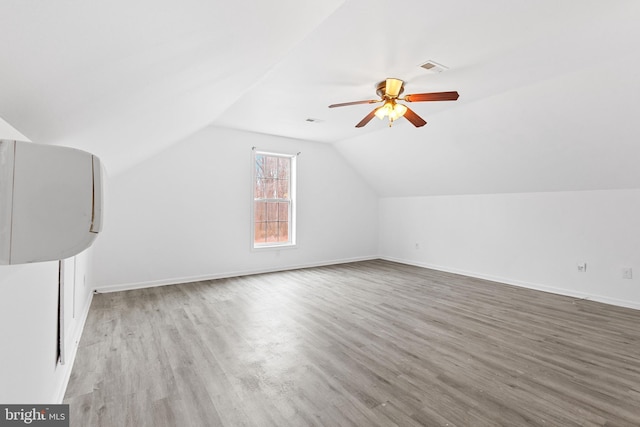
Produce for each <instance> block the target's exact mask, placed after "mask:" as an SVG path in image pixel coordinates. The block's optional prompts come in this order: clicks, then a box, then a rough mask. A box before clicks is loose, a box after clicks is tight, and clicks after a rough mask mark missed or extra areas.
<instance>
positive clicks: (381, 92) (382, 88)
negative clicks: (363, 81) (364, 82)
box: [376, 80, 404, 99]
mask: <svg viewBox="0 0 640 427" xmlns="http://www.w3.org/2000/svg"><path fill="white" fill-rule="evenodd" d="M386 91H387V81H386V80H383V81H381V82H380V83H378V84H377V85H376V93H377V94H378V96H379V97H380V98H383V99H384V98H397V97H395V96H394V97H391V96H387V93H386ZM402 92H404V82H403V83H402V86H400V91H399V92H398V96H400V95H402Z"/></svg>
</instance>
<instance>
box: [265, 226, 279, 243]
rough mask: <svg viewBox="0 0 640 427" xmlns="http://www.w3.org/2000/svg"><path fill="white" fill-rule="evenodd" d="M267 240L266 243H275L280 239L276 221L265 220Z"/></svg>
mask: <svg viewBox="0 0 640 427" xmlns="http://www.w3.org/2000/svg"><path fill="white" fill-rule="evenodd" d="M266 224H267V242H268V243H277V242H279V241H280V240H279V239H278V223H277V222H275V221H274V222H267V223H266Z"/></svg>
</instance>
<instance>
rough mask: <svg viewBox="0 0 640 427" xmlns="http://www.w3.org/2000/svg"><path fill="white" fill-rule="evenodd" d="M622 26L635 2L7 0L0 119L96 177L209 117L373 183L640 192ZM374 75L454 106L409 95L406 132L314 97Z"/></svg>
mask: <svg viewBox="0 0 640 427" xmlns="http://www.w3.org/2000/svg"><path fill="white" fill-rule="evenodd" d="M637 22H640V2H637V1H632V0H629V1H607V2H603V1H601V0H598V1H594V0H586V1H579V2H578V1H575V0H538V1H529V2H514V1H512V0H486V1H482V2H479V1H475V0H460V1H453V2H443V1H432V0H399V1H386V0H349V1H332V0H328V1H327V0H325V1H321V2H320V1H294V0H291V1H286V0H274V1H270V2H264V1H259V0H248V1H242V2H220V1H211V0H209V1H206V0H181V1H177V0H156V1H150V0H137V1H135V2H131V1H122V0H115V1H110V2H98V1H86V0H85V1H80V0H76V1H70V0H66V1H56V2H42V1H36V0H6V1H3V2H2V3H1V4H0V28H2V31H3V34H4V36H3V38H2V40H0V57H1V58H2V66H1V67H0V117H2V118H4V119H5V120H6V121H7V122H9V123H11V124H12V125H13V126H14V127H15V128H16V129H18V130H19V131H20V132H22V133H23V134H24V135H26V136H27V137H29V138H30V139H31V140H33V141H34V142H41V143H51V144H60V145H67V146H73V147H77V148H81V149H85V150H87V151H91V152H93V153H95V154H97V155H99V156H100V157H101V158H102V159H103V161H104V163H105V164H106V165H107V168H108V170H109V171H110V172H111V173H118V172H120V171H122V170H125V169H127V168H129V167H133V166H134V165H135V164H136V163H138V162H140V161H142V160H144V159H146V158H148V157H150V156H152V155H154V154H156V153H157V152H159V151H161V150H163V149H166V148H167V147H168V146H170V145H171V144H173V143H176V142H178V141H180V140H181V139H183V138H184V137H186V136H188V135H190V134H192V133H194V132H197V131H198V130H200V129H202V128H203V127H206V126H209V125H213V126H221V127H229V128H235V129H240V130H245V131H250V132H258V133H264V134H272V135H280V136H284V137H290V138H297V139H304V140H310V141H317V142H320V143H331V144H335V145H336V147H337V148H338V150H340V151H341V152H342V153H343V154H344V155H345V156H346V157H347V159H348V160H349V161H350V162H351V164H352V165H353V166H354V167H355V168H356V169H357V170H358V171H359V172H360V173H361V174H362V175H363V176H364V177H365V178H366V179H367V180H368V181H369V182H370V183H371V185H372V186H373V187H374V188H375V189H376V190H377V191H378V193H379V194H380V195H382V196H408V195H437V194H469V193H495V192H529V191H562V190H591V189H608V188H639V187H640V172H639V170H640V168H638V167H637V164H636V163H637V161H638V159H640V138H639V137H640V120H638V119H637V116H638V115H639V114H640V81H639V79H638V78H637V71H636V70H638V69H640V54H639V53H638V52H639V49H638V48H639V47H640V42H639V40H640V26H639V25H637ZM426 60H435V61H437V62H440V63H442V64H445V65H446V66H448V67H449V68H450V69H449V70H448V71H446V72H444V73H441V74H431V73H429V72H427V71H425V70H423V69H422V68H420V67H419V65H420V64H421V63H423V62H425V61H426ZM386 77H397V78H401V79H403V80H405V82H406V93H417V92H432V91H444V90H457V91H458V92H460V99H459V100H458V101H455V102H442V103H419V104H418V103H415V104H412V105H411V107H412V108H413V109H414V110H415V111H416V112H417V113H418V114H420V115H421V116H423V117H424V118H425V119H426V120H427V122H428V124H427V125H426V126H425V127H423V128H419V129H416V128H413V127H412V126H411V125H410V124H409V123H408V122H406V121H404V120H402V121H399V122H397V123H396V124H394V126H393V127H392V128H388V127H387V125H386V123H384V122H382V121H378V120H377V119H374V120H373V121H372V122H371V123H369V125H367V126H366V127H365V128H363V129H356V128H354V125H355V124H356V123H357V122H358V121H359V120H360V119H361V118H362V117H364V116H365V115H366V114H367V113H368V112H369V111H371V109H372V106H370V105H358V106H352V107H344V108H336V109H328V108H327V106H328V105H329V104H332V103H336V102H345V101H353V100H363V99H373V98H375V84H376V83H377V82H378V81H380V80H383V79H385V78H386ZM308 118H312V119H316V122H313V123H311V122H308V121H306V119H308Z"/></svg>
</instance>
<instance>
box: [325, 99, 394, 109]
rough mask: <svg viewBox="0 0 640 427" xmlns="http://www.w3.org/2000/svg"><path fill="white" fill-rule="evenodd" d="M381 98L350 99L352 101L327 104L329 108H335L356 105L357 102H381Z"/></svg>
mask: <svg viewBox="0 0 640 427" xmlns="http://www.w3.org/2000/svg"><path fill="white" fill-rule="evenodd" d="M381 101H382V100H381V99H370V100H367V101H352V102H343V103H341V104H331V105H329V108H335V107H346V106H348V105H358V104H375V103H376V102H381Z"/></svg>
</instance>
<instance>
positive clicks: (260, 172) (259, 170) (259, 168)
mask: <svg viewBox="0 0 640 427" xmlns="http://www.w3.org/2000/svg"><path fill="white" fill-rule="evenodd" d="M265 162H266V159H265V156H263V155H262V154H256V164H255V168H256V178H262V177H264V176H266V175H265V172H264V171H265Z"/></svg>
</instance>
